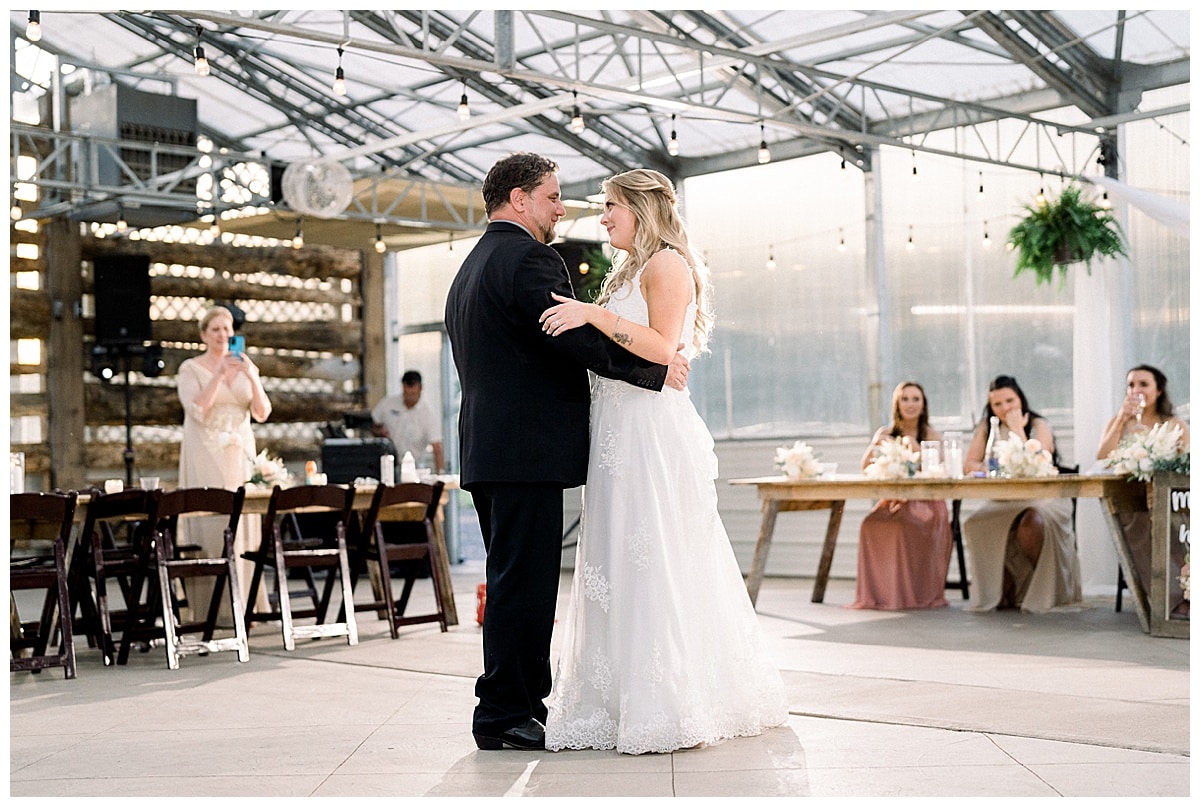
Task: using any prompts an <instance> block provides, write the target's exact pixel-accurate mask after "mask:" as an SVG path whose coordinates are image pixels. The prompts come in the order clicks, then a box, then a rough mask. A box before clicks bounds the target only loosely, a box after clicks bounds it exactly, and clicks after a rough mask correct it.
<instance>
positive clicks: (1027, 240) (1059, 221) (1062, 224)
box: [1008, 184, 1126, 285]
mask: <svg viewBox="0 0 1200 807" xmlns="http://www.w3.org/2000/svg"><path fill="white" fill-rule="evenodd" d="M1025 211H1026V215H1025V218H1023V219H1022V220H1021V221H1020V223H1018V224H1017V226H1015V227H1013V228H1012V229H1011V230H1010V231H1009V233H1008V244H1009V249H1013V250H1016V253H1017V268H1016V270H1015V271H1014V272H1013V277H1016V276H1017V275H1019V274H1021V273H1022V272H1024V271H1027V270H1028V271H1031V272H1033V273H1034V275H1035V276H1036V277H1037V282H1038V284H1039V285H1040V284H1042V283H1049V282H1050V281H1051V280H1053V278H1054V267H1056V266H1057V267H1058V271H1059V280H1060V282H1065V281H1066V278H1067V267H1068V266H1069V265H1070V264H1072V263H1084V264H1086V265H1087V270H1088V274H1091V272H1092V266H1091V261H1092V258H1094V257H1095V256H1096V254H1097V253H1099V254H1100V255H1103V256H1104V257H1107V258H1112V257H1116V256H1117V255H1122V256H1125V255H1126V252H1125V240H1124V236H1123V234H1122V232H1121V226H1120V225H1119V224H1117V220H1116V219H1114V218H1113V215H1112V213H1111V212H1109V211H1108V210H1106V209H1105V208H1103V207H1100V206H1099V205H1096V204H1093V203H1092V202H1089V201H1087V200H1085V199H1084V198H1083V197H1082V195H1081V192H1080V190H1079V187H1078V186H1076V185H1074V184H1071V185H1068V186H1067V187H1066V188H1064V189H1063V191H1062V194H1060V195H1059V197H1058V199H1054V200H1047V201H1046V202H1045V204H1041V205H1025Z"/></svg>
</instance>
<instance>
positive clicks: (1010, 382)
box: [983, 375, 1059, 465]
mask: <svg viewBox="0 0 1200 807" xmlns="http://www.w3.org/2000/svg"><path fill="white" fill-rule="evenodd" d="M998 389H1010V390H1012V391H1013V392H1015V393H1017V397H1018V398H1020V399H1021V411H1022V412H1024V413H1025V414H1027V415H1029V425H1028V426H1027V427H1026V430H1027V432H1028V436H1030V437H1032V436H1033V422H1034V421H1035V420H1045V418H1044V417H1042V416H1041V415H1040V414H1038V413H1037V412H1035V411H1034V410H1033V409H1031V408H1030V407H1029V399H1028V398H1026V397H1025V390H1023V389H1021V385H1020V384H1018V383H1017V379H1015V378H1013V377H1012V376H1010V375H998V376H996V377H995V378H994V379H992V383H991V384H988V392H995V391H996V390H998ZM993 414H995V413H994V412H992V402H991V401H990V400H989V401H988V402H987V403H985V404H984V405H983V422H984V423H990V421H989V420H988V419H989V418H990V417H992V415H993ZM1053 459H1054V464H1055V465H1058V460H1059V457H1058V441H1057V440H1055V441H1054V453H1053Z"/></svg>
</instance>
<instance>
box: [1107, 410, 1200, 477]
mask: <svg viewBox="0 0 1200 807" xmlns="http://www.w3.org/2000/svg"><path fill="white" fill-rule="evenodd" d="M1182 438H1183V429H1182V428H1181V427H1179V426H1177V425H1172V424H1169V423H1157V424H1155V425H1154V427H1153V428H1152V429H1150V430H1149V431H1145V432H1138V433H1135V434H1131V435H1129V436H1128V437H1126V438H1125V439H1124V440H1122V441H1121V443H1120V445H1118V446H1117V447H1116V448H1114V449H1113V450H1112V453H1111V454H1109V455H1108V459H1107V460H1105V461H1104V463H1105V465H1107V466H1108V467H1109V468H1112V469H1113V470H1114V471H1115V472H1117V473H1118V474H1121V475H1123V476H1126V477H1128V478H1129V480H1130V481H1131V482H1146V481H1149V479H1150V477H1152V476H1154V474H1155V472H1156V471H1174V472H1176V473H1182V474H1186V473H1190V471H1191V465H1192V462H1191V456H1192V455H1191V453H1190V452H1186V451H1184V450H1183V446H1182V443H1181V440H1182Z"/></svg>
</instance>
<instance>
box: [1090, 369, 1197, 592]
mask: <svg viewBox="0 0 1200 807" xmlns="http://www.w3.org/2000/svg"><path fill="white" fill-rule="evenodd" d="M1160 424H1167V425H1168V426H1178V427H1179V428H1181V429H1182V430H1183V434H1182V436H1181V437H1180V443H1181V445H1180V448H1181V449H1182V450H1184V451H1186V450H1188V446H1189V444H1190V437H1189V434H1188V426H1187V424H1186V423H1184V422H1183V421H1182V420H1181V419H1180V418H1178V417H1176V416H1175V407H1174V406H1172V404H1171V398H1170V396H1169V395H1167V377H1166V375H1165V374H1164V373H1163V371H1162V370H1159V369H1158V368H1157V367H1151V366H1150V365H1149V364H1139V365H1138V366H1137V367H1134V368H1133V369H1132V370H1130V371H1129V372H1128V373H1127V374H1126V375H1125V399H1124V400H1123V401H1122V402H1121V408H1120V410H1118V411H1117V413H1116V414H1115V415H1113V416H1112V419H1111V420H1109V421H1108V425H1107V426H1105V427H1104V434H1103V435H1101V437H1100V446H1099V448H1097V449H1096V459H1098V460H1106V459H1108V457H1109V455H1110V454H1112V452H1113V451H1114V450H1116V448H1117V447H1118V446H1119V445H1120V444H1121V441H1122V440H1124V439H1125V438H1127V437H1129V436H1131V435H1134V434H1138V433H1141V432H1148V431H1150V429H1152V428H1154V427H1155V426H1158V425H1160ZM1118 518H1119V519H1120V521H1121V526H1122V528H1124V530H1125V543H1126V545H1127V546H1128V547H1129V553H1130V555H1131V556H1132V557H1133V567H1134V571H1135V572H1136V574H1137V577H1138V582H1139V583H1140V584H1141V587H1142V591H1143V592H1144V593H1147V594H1149V592H1150V513H1149V512H1141V513H1122V514H1121V515H1120V516H1119V517H1118Z"/></svg>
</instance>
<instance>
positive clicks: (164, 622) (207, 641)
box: [117, 487, 250, 670]
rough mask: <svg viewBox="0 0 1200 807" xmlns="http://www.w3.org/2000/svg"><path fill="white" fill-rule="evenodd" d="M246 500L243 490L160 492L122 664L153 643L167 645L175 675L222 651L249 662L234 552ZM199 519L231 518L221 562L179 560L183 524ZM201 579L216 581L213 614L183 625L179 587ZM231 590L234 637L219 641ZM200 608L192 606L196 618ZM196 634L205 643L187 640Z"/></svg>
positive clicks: (210, 610) (135, 590)
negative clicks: (189, 659)
mask: <svg viewBox="0 0 1200 807" xmlns="http://www.w3.org/2000/svg"><path fill="white" fill-rule="evenodd" d="M245 497H246V489H245V488H244V487H239V488H238V489H237V490H236V491H232V490H225V489H223V488H181V489H179V490H172V491H168V492H162V491H160V492H159V494H158V508H157V518H158V528H157V529H156V530H153V531H148V532H147V536H146V537H147V540H149V541H151V542H152V544H153V545H152V546H150V547H144V549H143V555H144V557H146V558H147V559H148V560H149V562H148V564H146V565H144V566H143V568H142V569H141V570H139V573H138V575H137V576H136V577H135V579H134V582H133V586H132V588H133V593H134V596H135V597H136V606H131V607H130V609H129V617H128V619H127V620H126V627H125V631H124V633H123V634H122V636H121V648H120V652H119V654H118V656H117V663H118V664H125V663H126V662H127V661H128V660H129V650H130V647H131V646H132V644H133V642H134V641H146V640H152V639H162V640H163V642H164V644H165V646H166V652H167V666H168V667H170V668H171V669H172V670H176V669H179V659H180V657H182V656H185V655H193V654H199V653H215V652H219V651H222V650H236V651H237V657H238V661H249V660H250V649H249V644H248V642H247V638H246V620H245V606H244V605H243V603H242V595H241V590H240V588H239V587H238V577H237V558H236V556H235V555H234V551H233V537H234V535H235V534H236V533H237V525H238V520H239V519H240V517H241V514H242V502H243V500H244V499H245ZM197 516H224V517H227V518H228V522H227V523H226V525H225V528H224V533H223V538H224V541H223V548H222V552H221V556H220V557H215V558H210V557H198V558H193V557H189V558H180V557H178V555H177V552H176V550H177V547H176V539H175V536H176V535H177V534H178V528H179V519H180V518H193V517H197ZM198 577H211V578H213V593H212V598H211V600H210V601H209V604H208V611H207V614H206V616H205V617H204V618H203V619H201V620H199V621H196V620H195V617H194V616H193V621H191V622H183V621H182V618H181V609H180V597H179V595H178V594H177V593H176V591H175V582H176V581H186V580H189V579H195V578H198ZM226 588H228V591H229V595H228V596H229V599H230V610H231V612H232V615H233V631H234V635H233V636H231V637H227V638H220V639H214V638H213V634H214V632H215V631H216V627H217V615H218V613H219V611H220V605H221V597H222V595H223V594H224V591H225V590H226ZM143 590H144V591H145V597H144V598H143V596H142V592H143ZM200 605H201V604H200V603H194V604H193V606H192V610H193V613H195V608H197V607H199V606H200ZM193 633H199V634H200V639H190V638H188V634H193Z"/></svg>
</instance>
